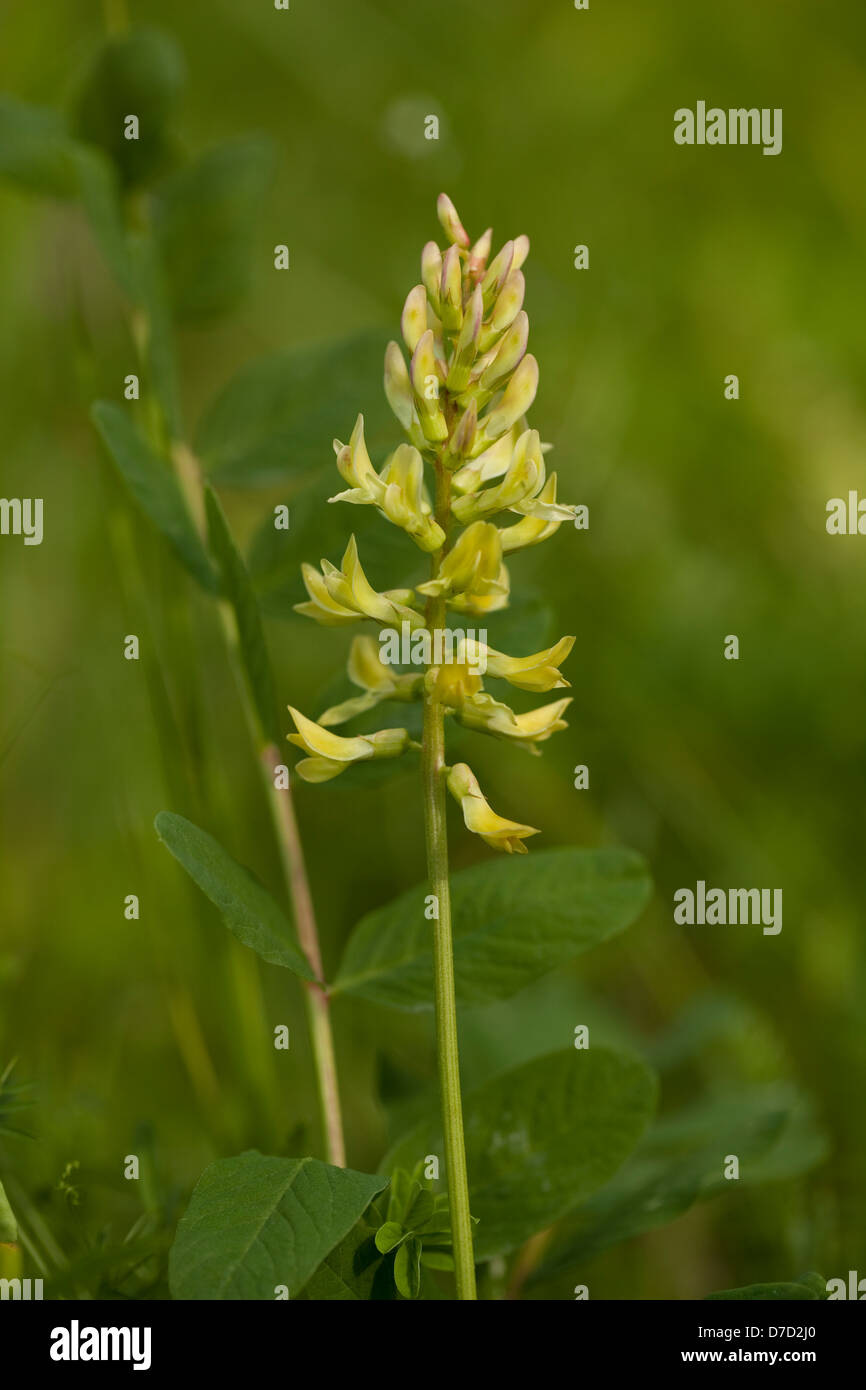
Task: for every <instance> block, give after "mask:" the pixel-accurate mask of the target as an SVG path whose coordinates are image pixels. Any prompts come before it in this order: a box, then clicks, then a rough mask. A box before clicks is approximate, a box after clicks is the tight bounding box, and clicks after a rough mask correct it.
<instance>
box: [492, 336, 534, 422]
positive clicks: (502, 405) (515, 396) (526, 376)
mask: <svg viewBox="0 0 866 1390" xmlns="http://www.w3.org/2000/svg"><path fill="white" fill-rule="evenodd" d="M537 390H538V363H537V362H536V360H535V358H534V357H533V355H532V353H531V352H530V353H527V355H526V357H524V359H523V361H522V362H521V363H520V365H519V367H518V368H517V370H516V371H515V373H514V375H513V376H512V378H511V380H510V381H509V383H508V385H507V387H506V388H505V394H504V395H503V397H502V400H501V401H500V402H499V404H498V405H496V406H494V408H493V409H492V410H491V411H490V412H489V413H488V414H487V415H486V416H485V418H484V420H482V422H481V424H482V428H483V430H484V435H485V437H486V438H487V439H489V440H491V441H492V440H494V439H498V438H499V436H500V435H501V434H504V433H505V431H506V430H510V429H511V426H512V425H513V424H515V423H516V422H517V421H518V420H519V419H520V417H521V416H522V415H525V414H526V412H527V411H528V410H529V407H530V406H531V405H532V402H533V401H534V400H535V393H536V391H537Z"/></svg>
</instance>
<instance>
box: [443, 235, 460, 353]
mask: <svg viewBox="0 0 866 1390" xmlns="http://www.w3.org/2000/svg"><path fill="white" fill-rule="evenodd" d="M439 317H440V318H441V320H442V327H443V328H445V329H447V330H448V331H449V332H451V333H453V332H455V331H456V330H457V329H458V328H460V327H461V326H462V323H463V272H462V269H461V265H460V252H459V251H458V250H457V247H456V246H449V247H448V250H447V251H446V252H445V256H444V258H443V261H442V278H441V281H440V285H439Z"/></svg>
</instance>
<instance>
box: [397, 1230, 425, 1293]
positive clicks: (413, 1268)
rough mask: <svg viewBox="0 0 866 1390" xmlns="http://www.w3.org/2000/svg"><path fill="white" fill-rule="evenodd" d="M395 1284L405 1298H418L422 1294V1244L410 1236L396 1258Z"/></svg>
mask: <svg viewBox="0 0 866 1390" xmlns="http://www.w3.org/2000/svg"><path fill="white" fill-rule="evenodd" d="M394 1283H395V1284H396V1285H397V1290H398V1292H399V1293H401V1294H402V1295H403V1297H404V1298H418V1297H419V1296H420V1293H421V1242H420V1240H416V1238H415V1237H414V1236H409V1238H408V1240H405V1241H404V1242H403V1244H402V1245H401V1246H400V1249H399V1250H398V1251H397V1254H396V1255H395V1257H394Z"/></svg>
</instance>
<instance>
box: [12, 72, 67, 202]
mask: <svg viewBox="0 0 866 1390" xmlns="http://www.w3.org/2000/svg"><path fill="white" fill-rule="evenodd" d="M74 151H75V142H74V141H73V140H72V138H71V137H70V135H69V131H68V130H67V127H66V123H65V121H64V119H63V117H62V116H61V115H60V114H59V113H58V112H57V111H52V110H51V109H50V108H48V107H44V106H28V105H27V104H26V103H24V102H22V101H14V100H13V99H12V98H11V97H0V178H4V179H9V180H10V182H12V183H16V184H18V185H19V186H20V187H21V188H24V189H26V190H27V191H28V192H30V193H41V194H49V195H51V196H53V197H57V198H71V197H74V195H75V192H76V188H77V179H76V171H75V164H74V158H73V156H74Z"/></svg>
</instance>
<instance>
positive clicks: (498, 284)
mask: <svg viewBox="0 0 866 1390" xmlns="http://www.w3.org/2000/svg"><path fill="white" fill-rule="evenodd" d="M513 258H514V242H513V241H506V243H505V245H504V246H503V248H502V250H501V251H500V252H499V253H498V255H496V256H494V258H493V260H492V261H491V262H490V266H489V268H488V271H487V274H486V275H485V277H484V279H483V280H482V281H481V289H482V291H483V293H484V308H485V309H489V308H490V306H491V304H492V303H493V302H494V300H495V299H496V296H497V295H498V294H499V291H500V290H501V289H502V286H503V285H504V284H505V281H506V280H507V279H508V276H509V273H510V271H511V263H512V260H513Z"/></svg>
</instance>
